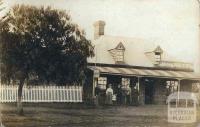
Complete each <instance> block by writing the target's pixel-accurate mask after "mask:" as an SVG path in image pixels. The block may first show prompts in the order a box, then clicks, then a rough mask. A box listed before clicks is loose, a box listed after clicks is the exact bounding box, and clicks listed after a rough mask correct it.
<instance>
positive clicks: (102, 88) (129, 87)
mask: <svg viewBox="0 0 200 127" xmlns="http://www.w3.org/2000/svg"><path fill="white" fill-rule="evenodd" d="M88 69H89V70H90V71H91V72H93V74H94V72H95V71H96V70H98V73H99V75H97V76H94V75H91V76H93V77H92V78H90V79H92V82H91V83H92V84H90V85H89V86H91V87H92V97H95V98H97V101H98V104H99V105H105V104H106V101H105V100H106V90H107V89H108V87H109V85H111V88H112V90H113V98H112V101H113V105H144V104H166V100H167V97H168V96H169V94H171V93H173V92H177V91H188V92H196V93H198V92H199V91H198V90H199V79H200V75H198V74H196V73H194V72H183V71H172V70H162V69H155V68H143V67H133V66H112V65H100V66H89V67H88ZM194 88H196V89H194Z"/></svg>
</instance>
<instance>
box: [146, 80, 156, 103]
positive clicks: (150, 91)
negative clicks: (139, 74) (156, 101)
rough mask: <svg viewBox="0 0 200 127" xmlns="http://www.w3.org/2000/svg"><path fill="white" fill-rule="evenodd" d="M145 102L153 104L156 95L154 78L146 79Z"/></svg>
mask: <svg viewBox="0 0 200 127" xmlns="http://www.w3.org/2000/svg"><path fill="white" fill-rule="evenodd" d="M144 85H145V104H153V96H154V80H152V79H145V81H144Z"/></svg>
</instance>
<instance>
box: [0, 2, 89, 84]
mask: <svg viewBox="0 0 200 127" xmlns="http://www.w3.org/2000/svg"><path fill="white" fill-rule="evenodd" d="M6 17H7V18H6V20H4V21H2V22H1V26H2V27H1V30H0V37H1V38H0V39H1V49H2V50H1V54H2V56H1V59H2V71H1V72H2V82H4V83H6V84H9V83H10V82H11V81H14V82H16V81H21V82H24V81H30V80H32V79H34V80H37V81H39V82H45V83H55V84H59V85H65V84H66V83H75V82H77V83H78V82H81V80H82V79H84V70H85V69H86V65H87V61H86V59H87V57H91V56H93V47H92V45H91V42H90V41H89V40H87V39H86V38H85V36H84V34H83V32H82V31H81V30H80V29H79V27H78V25H76V24H74V23H73V22H72V20H71V18H70V16H69V15H68V14H67V13H66V12H65V11H63V10H55V9H51V8H50V7H47V8H44V7H40V8H37V7H34V6H26V5H16V6H14V7H13V8H12V9H11V10H10V11H9V13H7V15H6Z"/></svg>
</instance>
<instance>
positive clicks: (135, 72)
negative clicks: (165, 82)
mask: <svg viewBox="0 0 200 127" xmlns="http://www.w3.org/2000/svg"><path fill="white" fill-rule="evenodd" d="M88 68H89V69H91V70H93V71H94V70H95V69H97V70H99V71H100V73H101V74H112V75H125V76H141V77H160V78H176V79H193V80H200V74H199V73H195V72H186V71H172V70H155V69H153V70H151V69H135V68H123V67H105V66H96V67H95V66H88Z"/></svg>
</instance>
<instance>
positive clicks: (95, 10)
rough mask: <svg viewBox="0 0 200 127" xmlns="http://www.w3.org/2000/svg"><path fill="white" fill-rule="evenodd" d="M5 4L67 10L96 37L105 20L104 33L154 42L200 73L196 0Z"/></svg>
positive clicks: (18, 1) (10, 1)
mask: <svg viewBox="0 0 200 127" xmlns="http://www.w3.org/2000/svg"><path fill="white" fill-rule="evenodd" d="M4 1H5V2H4V3H5V6H7V7H10V6H12V5H14V4H21V3H24V4H31V5H36V6H41V5H42V6H52V7H53V8H56V9H64V10H66V11H67V12H69V14H70V15H71V17H72V21H74V22H75V23H77V24H79V26H80V27H81V28H83V29H84V31H85V32H86V36H87V38H88V39H93V23H94V22H95V21H97V20H104V21H105V22H106V26H105V34H106V35H113V36H125V37H136V38H143V39H146V40H149V41H150V42H152V41H153V42H155V43H157V44H159V45H160V46H161V48H163V49H164V50H166V51H167V52H168V53H169V54H170V55H172V56H175V57H176V56H177V57H178V58H179V59H180V60H182V61H185V62H191V63H193V64H194V65H195V71H197V72H200V39H199V38H200V37H199V35H200V32H199V27H198V26H199V22H200V14H199V13H200V12H199V6H198V2H197V0H4Z"/></svg>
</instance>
